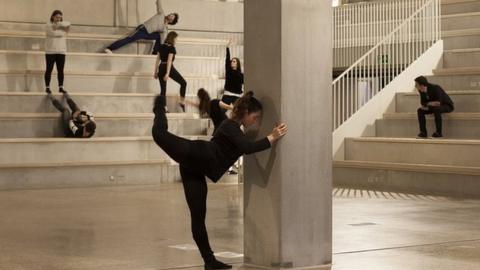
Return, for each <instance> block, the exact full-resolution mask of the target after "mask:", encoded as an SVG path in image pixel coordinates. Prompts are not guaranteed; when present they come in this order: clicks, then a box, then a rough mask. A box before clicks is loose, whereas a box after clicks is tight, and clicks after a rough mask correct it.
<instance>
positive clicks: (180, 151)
mask: <svg viewBox="0 0 480 270" xmlns="http://www.w3.org/2000/svg"><path fill="white" fill-rule="evenodd" d="M154 113H155V120H154V124H153V128H152V135H153V139H154V140H155V142H156V143H157V145H158V146H160V148H162V149H163V151H165V152H166V153H167V154H168V155H169V156H170V157H171V158H172V159H173V160H175V161H176V162H178V163H179V164H180V175H181V176H182V183H183V188H184V191H185V198H186V199H187V204H188V208H189V209H190V216H191V220H192V221H191V227H192V234H193V239H194V240H195V243H196V244H197V246H198V249H199V250H200V253H201V255H202V257H203V259H204V261H205V262H207V261H211V260H212V258H214V255H213V251H212V248H211V247H210V243H209V241H208V234H207V228H206V226H205V217H206V214H207V192H208V188H207V183H206V179H205V173H204V172H205V170H206V168H208V167H209V165H210V164H212V156H213V153H212V152H211V150H210V148H209V147H208V144H209V143H210V142H207V141H201V140H195V141H191V140H187V139H184V138H181V137H178V136H176V135H174V134H172V133H170V132H168V123H167V117H166V115H165V96H159V97H157V99H156V102H155V107H154Z"/></svg>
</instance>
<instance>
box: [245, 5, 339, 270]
mask: <svg viewBox="0 0 480 270" xmlns="http://www.w3.org/2000/svg"><path fill="white" fill-rule="evenodd" d="M244 4H245V10H244V14H245V18H244V21H245V63H246V69H245V70H246V72H245V78H246V84H245V88H246V90H253V91H254V92H255V95H256V97H257V98H259V99H260V100H261V101H262V103H263V104H264V107H265V110H264V117H263V121H262V123H261V125H260V130H259V134H262V135H265V134H267V133H268V132H270V131H271V128H272V127H273V125H274V123H276V122H280V121H281V122H285V123H287V124H288V125H289V134H288V135H287V136H286V137H285V138H284V139H283V140H282V141H281V142H280V143H279V144H277V145H276V147H274V148H273V149H271V150H270V151H265V152H262V153H259V154H256V155H252V156H248V157H247V158H246V159H245V184H244V188H245V192H244V204H245V206H244V207H245V212H244V215H245V222H244V229H245V232H244V233H245V240H244V253H245V264H246V265H247V266H248V265H252V266H257V267H267V268H277V269H279V268H304V267H309V268H310V267H312V268H324V267H325V268H329V264H330V263H331V259H332V195H331V194H332V191H331V186H332V144H331V141H332V125H331V84H332V38H331V36H332V7H331V4H332V3H331V1H327V0H246V1H245V3H244ZM252 133H253V134H252V136H256V134H255V133H256V132H252Z"/></svg>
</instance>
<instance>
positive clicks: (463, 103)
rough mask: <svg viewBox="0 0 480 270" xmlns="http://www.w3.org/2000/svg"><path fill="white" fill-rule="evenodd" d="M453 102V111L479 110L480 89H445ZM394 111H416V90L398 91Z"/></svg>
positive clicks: (417, 103)
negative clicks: (408, 91) (409, 91)
mask: <svg viewBox="0 0 480 270" xmlns="http://www.w3.org/2000/svg"><path fill="white" fill-rule="evenodd" d="M447 93H448V95H449V96H450V98H451V99H452V100H453V102H454V103H455V112H480V90H477V91H476V90H470V91H468V90H467V91H447ZM395 104H396V106H395V108H396V112H398V113H404V112H416V111H417V109H418V108H419V107H420V96H419V94H418V93H417V92H411V93H399V94H397V95H396V99H395Z"/></svg>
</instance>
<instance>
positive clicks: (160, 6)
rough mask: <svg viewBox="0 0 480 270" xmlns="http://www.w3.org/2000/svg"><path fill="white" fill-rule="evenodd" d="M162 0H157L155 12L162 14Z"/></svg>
mask: <svg viewBox="0 0 480 270" xmlns="http://www.w3.org/2000/svg"><path fill="white" fill-rule="evenodd" d="M164 13H165V12H164V11H163V7H162V0H157V14H164Z"/></svg>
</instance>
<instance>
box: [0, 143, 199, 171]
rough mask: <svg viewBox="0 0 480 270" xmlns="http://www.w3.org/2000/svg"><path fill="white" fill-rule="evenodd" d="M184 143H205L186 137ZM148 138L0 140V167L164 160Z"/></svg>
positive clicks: (162, 155)
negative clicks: (194, 141) (30, 164)
mask: <svg viewBox="0 0 480 270" xmlns="http://www.w3.org/2000/svg"><path fill="white" fill-rule="evenodd" d="M186 138H188V139H208V137H206V136H188V137H186ZM168 159H169V157H168V156H167V155H166V154H165V153H164V152H163V151H162V150H161V149H160V148H159V147H158V146H157V145H156V144H155V142H153V139H152V137H151V136H148V137H104V138H101V137H94V138H91V139H71V138H34V139H31V138H24V139H22V138H20V139H0V165H8V166H13V165H22V164H29V163H63V162H69V163H74V162H91V161H96V162H125V161H131V160H137V161H144V160H145V161H146V160H168Z"/></svg>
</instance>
